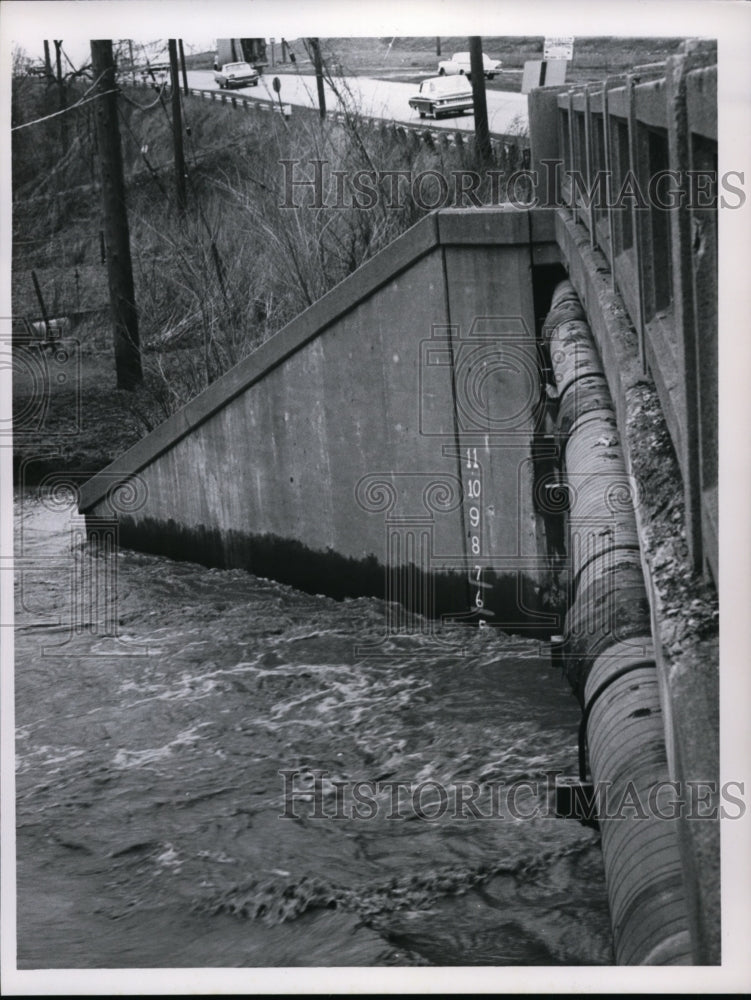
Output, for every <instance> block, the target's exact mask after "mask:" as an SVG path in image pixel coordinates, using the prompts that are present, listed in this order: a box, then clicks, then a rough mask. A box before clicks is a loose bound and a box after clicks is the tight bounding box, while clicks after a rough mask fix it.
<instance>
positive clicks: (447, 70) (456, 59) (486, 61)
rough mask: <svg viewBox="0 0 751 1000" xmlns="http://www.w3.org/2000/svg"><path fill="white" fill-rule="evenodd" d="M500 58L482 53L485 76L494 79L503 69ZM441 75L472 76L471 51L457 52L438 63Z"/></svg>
mask: <svg viewBox="0 0 751 1000" xmlns="http://www.w3.org/2000/svg"><path fill="white" fill-rule="evenodd" d="M501 65H502V64H501V61H500V59H491V58H490V56H486V55H485V53H484V52H483V54H482V68H483V72H484V74H485V77H486V78H487V79H488V80H492V79H493V77H494V76H495V74H496V73H500V71H501ZM438 75H439V76H456V75H459V76H472V70H471V68H470V59H469V52H455V53H454V54H453V56H452V57H451V58H450V59H445V60H444V61H443V62H439V63H438Z"/></svg>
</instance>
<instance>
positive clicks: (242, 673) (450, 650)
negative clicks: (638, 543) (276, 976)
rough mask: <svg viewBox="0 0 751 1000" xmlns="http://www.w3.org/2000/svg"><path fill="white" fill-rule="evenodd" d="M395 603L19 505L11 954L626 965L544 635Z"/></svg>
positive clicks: (286, 962) (569, 716)
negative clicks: (133, 545) (338, 596)
mask: <svg viewBox="0 0 751 1000" xmlns="http://www.w3.org/2000/svg"><path fill="white" fill-rule="evenodd" d="M385 611H386V606H385V605H384V603H383V602H381V601H378V600H375V599H357V600H347V601H344V602H337V601H333V600H330V599H328V598H326V597H323V596H314V595H310V594H304V593H301V592H299V591H296V590H294V589H292V588H290V587H286V586H282V585H280V584H277V583H274V582H272V581H269V580H265V579H259V578H257V577H254V576H251V575H249V574H247V573H245V572H242V571H239V570H238V571H235V570H232V571H223V570H222V571H220V570H213V569H207V568H205V567H202V566H199V565H196V564H192V563H188V562H185V563H182V562H172V561H170V560H168V559H165V558H161V557H155V556H147V555H142V554H139V553H135V552H131V551H120V552H117V553H114V554H108V553H106V552H100V553H99V554H97V555H93V554H91V552H90V550H88V549H87V548H86V546H85V542H84V539H83V519H82V518H80V517H78V515H77V514H76V513H75V510H74V508H73V507H72V506H71V505H70V502H65V498H64V497H63V498H60V497H57V498H52V499H50V498H47V499H46V500H44V501H42V500H40V499H38V498H35V497H31V496H27V497H25V498H21V497H17V498H16V640H15V683H16V725H17V744H16V745H17V771H16V782H17V786H16V793H17V859H18V860H17V874H18V884H17V893H18V964H19V967H20V968H26V969H34V968H38V969H42V968H110V967H141V968H143V967H204V966H212V967H213V966H224V967H247V966H255V967H264V966H266V967H269V966H272V967H280V966H363V965H498V966H505V965H559V964H571V965H580V964H589V965H593V964H595V965H596V964H609V963H611V961H612V955H611V938H610V927H609V920H608V912H607V905H606V899H605V889H604V877H603V869H602V859H601V854H600V847H599V837H598V834H597V832H596V831H594V830H592V829H589V828H585V827H583V826H581V825H580V824H579V823H577V822H575V821H573V820H562V819H557V818H555V817H554V816H553V814H552V811H551V809H550V807H549V806H550V794H549V784H550V779H549V776H550V774H551V773H553V772H555V771H565V772H573V770H574V769H575V766H576V763H575V762H576V732H577V724H578V720H579V709H578V706H577V704H576V702H575V701H574V699H573V697H572V696H571V695H570V693H569V691H568V689H567V688H566V686H565V684H564V681H563V680H562V678H561V677H560V675H559V674H558V673H557V672H556V671H555V670H553V669H551V666H550V663H549V658H548V657H547V654H546V650H545V649H544V647H543V648H539V647H538V644H537V643H535V642H533V641H529V640H520V639H518V638H512V637H506V636H503V635H501V634H498V633H496V632H494V631H492V630H490V629H488V630H485V631H480V630H476V629H474V630H472V629H463V630H459V629H455V630H454V631H452V630H451V629H449V628H443V629H438V630H437V632H436V633H435V634H429V633H427V632H426V630H424V629H422V630H421V628H420V627H419V626H420V623H417V626H416V627H414V628H413V632H412V634H404V635H388V634H387V632H386V630H385V622H386V614H385ZM112 623H114V624H115V627H116V632H117V634H116V635H112V634H111V633H112ZM108 631H109V632H110V634H107V632H108ZM280 772H285V773H280ZM509 790H511V792H512V794H509ZM473 796H474V798H473Z"/></svg>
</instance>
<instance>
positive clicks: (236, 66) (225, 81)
mask: <svg viewBox="0 0 751 1000" xmlns="http://www.w3.org/2000/svg"><path fill="white" fill-rule="evenodd" d="M214 81H215V82H216V83H218V84H219V88H220V89H224V88H229V87H257V86H258V70H256V69H254V68H253V67H252V66H251V65H249V64H248V63H246V62H233V63H225V64H224V66H222V68H221V69H215V70H214Z"/></svg>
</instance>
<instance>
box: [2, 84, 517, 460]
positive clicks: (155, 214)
mask: <svg viewBox="0 0 751 1000" xmlns="http://www.w3.org/2000/svg"><path fill="white" fill-rule="evenodd" d="M89 88H90V83H89V82H86V83H81V82H79V83H76V84H75V85H71V86H70V87H69V90H68V94H67V99H68V104H69V105H72V104H74V103H75V102H76V101H77V100H81V99H82V98H83V99H85V98H86V97H87V91H88V89H89ZM89 96H90V95H89ZM343 97H344V98H345V100H346V102H347V107H348V111H347V115H346V120H345V121H344V122H333V121H326V122H323V123H321V122H320V121H319V119H318V116H317V114H316V113H315V112H305V111H302V110H301V109H298V108H295V109H294V110H293V114H292V117H291V118H290V119H289V120H287V119H285V118H283V117H282V116H281V115H279V114H272V113H269V112H261V111H258V110H250V111H245V110H241V109H237V110H236V109H232V108H229V107H225V106H222V105H220V104H217V103H214V102H209V101H205V100H201V99H198V98H192V97H191V98H186V99H184V101H183V110H184V126H185V135H184V144H185V158H186V172H187V179H188V207H187V210H186V211H185V212H184V213H180V212H179V210H178V208H177V204H176V199H175V194H174V165H173V151H172V123H171V112H170V102H169V96H168V95H165V94H161V95H160V94H159V93H156V92H154V91H152V90H143V89H134V88H130V89H129V88H127V87H126V86H124V87H123V90H122V92H121V97H120V100H119V111H120V132H121V140H122V147H123V159H124V166H125V174H126V185H127V208H128V218H129V227H130V243H131V253H132V260H133V272H134V281H135V288H136V305H137V308H138V315H139V329H140V339H141V345H142V350H143V363H144V371H145V383H144V387H143V389H142V390H140V391H138V392H137V393H133V394H127V395H124V394H118V393H115V392H113V391H112V388H111V387H112V385H113V384H114V362H113V364H112V380H111V381H110V382H109V384H108V385H106V386H102V385H101V380H100V379H98V380H92V382H91V384H90V385H89V386H88V388H87V389H86V392H85V393H84V398H83V405H84V410H85V408H86V405H87V398H88V396H87V394H88V393H93V394H96V392H97V391H102V392H107V393H109V395H110V396H111V398H112V400H113V405H114V401H118V400H119V401H120V405H121V407H122V406H123V405H125V401H126V400H127V405H126V407H125V408H126V410H127V417H126V422H129V423H130V424H132V435H131V436H133V437H134V438H135V437H137V436H138V435H139V434H142V433H143V432H145V431H147V430H149V429H151V428H152V427H153V426H154V425H155V424H156V423H158V422H160V421H161V420H162V419H164V418H165V417H166V416H167V415H169V413H171V412H173V411H174V410H175V409H177V408H178V407H179V406H180V405H181V404H182V403H184V402H185V401H186V400H187V399H189V398H191V397H192V396H193V395H195V394H196V393H197V392H199V391H200V390H201V389H203V388H204V387H205V386H206V385H208V384H209V383H210V382H211V381H213V380H214V379H215V378H217V377H218V376H219V375H220V374H221V373H222V372H224V371H226V370H227V369H228V368H229V367H230V366H231V365H233V364H235V363H236V362H238V361H239V360H241V358H243V357H244V356H245V355H247V354H248V353H249V352H250V351H252V350H253V349H254V348H255V347H256V346H258V345H259V344H260V343H262V342H263V341H264V340H266V339H267V338H268V337H269V336H271V335H272V334H273V333H275V332H276V331H277V330H278V329H280V328H281V327H282V326H283V325H284V324H285V323H287V322H288V321H289V320H291V319H292V318H293V317H294V316H295V315H297V314H298V313H299V312H300V311H301V310H302V309H304V308H305V307H306V306H308V305H310V304H311V303H312V302H314V301H315V300H316V299H318V298H320V296H321V295H323V294H324V293H325V292H326V291H328V290H329V289H330V288H331V287H333V286H334V285H335V284H337V283H338V282H339V281H341V280H342V279H343V278H344V277H346V276H347V275H348V274H349V273H351V272H352V271H353V270H354V269H355V268H357V267H358V266H359V265H360V264H362V263H363V262H364V261H365V260H367V259H368V258H369V257H371V256H372V255H373V254H375V253H377V252H378V251H379V250H381V249H382V248H383V247H385V246H386V245H387V244H389V243H390V242H392V241H393V240H394V239H395V238H396V237H398V236H399V235H400V234H401V233H402V232H404V231H405V230H406V229H407V228H409V227H410V226H411V225H413V224H414V223H415V222H417V221H418V220H419V218H421V217H422V216H423V215H424V214H425V213H426V211H427V209H426V208H425V207H424V206H421V205H419V204H417V203H416V202H415V200H414V198H413V197H412V196H411V194H410V190H409V184H408V183H407V184H406V185H404V186H403V187H402V188H400V193H399V196H398V197H397V198H396V199H394V197H393V190H392V188H391V184H392V183H393V182H392V180H390V178H389V176H388V172H392V176H393V172H395V171H403V172H407V173H411V174H413V175H414V174H415V173H419V172H422V171H435V172H437V173H439V174H441V175H444V176H447V175H450V174H451V173H452V172H453V171H456V170H459V169H462V168H468V167H471V166H474V160H473V156H474V153H473V148H472V143H471V139H470V138H469V137H466V136H465V140H464V142H462V143H461V144H456V145H449V143H448V142H447V141H446V140H445V139H441V138H439V139H437V140H435V141H434V142H427V143H426V142H420V141H418V140H417V139H416V137H415V136H414V134H412V133H409V132H405V131H404V130H398V129H395V128H393V127H391V126H387V125H386V124H384V125H382V126H377V125H373V124H369V123H367V122H366V121H365V120H364V119H363V118H362V116H361V115H359V113H358V111H357V108H356V107H354V106H353V104H352V103H351V101H350V100H349V99H348V98H347V95H346V94H344V95H343ZM57 102H58V95H57V92H56V90H55V88H54V87H51V86H50V85H48V84H47V83H46V82H45V81H44V80H38V79H36V80H35V79H30V78H28V77H23V76H19V77H17V78H16V79H14V92H13V124H14V125H17V124H22V123H25V122H30V121H35V120H37V119H43V118H46V116H47V115H49V114H51V113H52V112H53V111H55V110H57V108H58V103H57ZM515 152H516V151H515V150H514V149H512V151H511V157H512V159H511V160H510V161H509V162H507V163H506V164H494V166H495V167H496V168H498V167H499V166H500V167H501V168H502V167H503V166H504V165H505V166H506V167H507V168H509V169H513V168H514V167H515V166H517V164H516V162H514V160H513V156H514V155H515ZM12 155H13V195H14V202H13V238H14V258H13V312H14V317H16V318H20V317H24V316H26V317H29V318H35V319H36V318H39V316H40V310H39V306H38V304H37V300H36V297H35V293H34V287H33V284H32V279H31V271H32V270H34V271H35V272H36V275H37V278H38V280H39V283H40V286H41V288H42V293H43V295H44V297H45V299H46V300H47V301H46V304H47V309H48V313H49V314H50V315H71V314H75V315H76V317H77V321H78V326H77V327H75V326H74V328H73V334H74V336H76V337H78V339H79V340H80V341H81V350H82V357H83V358H84V362H85V364H84V368H85V365H86V364H87V363H88V362H89V361H92V359H93V358H94V357H97V358H98V360H99V361H100V362H101V355H102V352H103V351H106V352H108V353H109V352H111V350H112V347H111V333H110V330H109V320H108V317H107V313H106V308H107V303H108V291H107V273H106V265H105V263H104V261H103V254H102V245H101V238H100V232H101V229H102V224H101V207H100V193H99V185H98V162H97V150H96V140H95V129H94V120H93V105H92V104H91V103H86V104H82V105H81V106H80V107H77V108H75V109H72V110H70V111H68V112H67V113H66V114H64V115H61V116H58V117H53V118H47V119H46V120H43V121H39V122H38V123H37V124H34V125H31V126H30V127H28V128H23V129H20V130H18V131H15V132H14V133H13V149H12ZM283 161H287V167H286V168H285V166H284V165H283ZM312 161H322V162H323V163H324V164H325V166H324V167H323V168H321V169H322V170H323V172H324V182H325V186H324V192H323V199H322V203H319V204H316V199H315V195H314V193H313V191H312V190H311V189H306V188H302V187H295V188H294V189H293V198H294V201H295V207H288V206H285V199H286V200H287V201H289V197H288V194H289V191H288V189H286V187H285V178H286V176H287V175H286V174H285V170H286V171H287V172H289V171H290V170H294V176H295V179H296V180H301V179H304V178H306V177H307V178H312V177H314V176H315V169H316V168H315V165H314V163H313V162H312ZM290 164H292V166H290ZM331 171H342V172H343V174H344V175H347V176H353V175H354V174H355V173H357V172H358V171H371V172H375V173H376V174H378V176H379V177H380V178H382V179H381V180H380V182H379V184H378V185H377V189H378V196H377V197H376V198H375V200H374V203H373V204H372V205H371V206H370V207H369V208H357V207H356V206H354V205H353V204H352V193H351V191H350V190H349V189H347V191H346V194H345V196H344V198H343V199H342V197H341V196H340V193H338V192H337V188H336V184H337V181H336V178H335V177H334V175H333V174H332V173H331ZM479 195H480V197H481V198H485V199H487V198H488V197H489V195H490V191H489V187H488V185H487V184H484V185H483V188H482V189H481V190H480V191H479ZM425 197H426V198H432V197H434V194H433V193H431V192H430V191H429V190H428V189H426V190H425ZM320 201H321V199H319V202H320ZM97 310H99V311H98V312H97ZM92 363H93V361H92ZM84 374H85V372H84ZM53 405H54V400H53ZM93 423H94V424H95V425H96V426H93V425H92V427H91V431H90V432H91V433H93V434H96V433H99V434H102V433H106V428H105V429H104V431H102V430H98V428H99V427H100V426H101V424H102V420H101V414H100V416H99V418H98V419H97V420H96V421H95V422H93ZM129 434H130V431H129ZM117 442H118V446H121V444H122V440H121V438H117ZM39 443H40V442H37V444H39ZM42 443H43V442H42ZM108 447H109V446H108V445H104V444H103V450H104V451H107V448H108ZM109 457H113V456H112V455H109Z"/></svg>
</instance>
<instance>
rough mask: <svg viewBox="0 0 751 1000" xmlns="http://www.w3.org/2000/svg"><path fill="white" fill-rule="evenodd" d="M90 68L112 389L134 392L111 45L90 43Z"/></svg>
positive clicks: (137, 374)
mask: <svg viewBox="0 0 751 1000" xmlns="http://www.w3.org/2000/svg"><path fill="white" fill-rule="evenodd" d="M91 63H92V69H93V72H94V79H95V80H96V81H97V83H96V84H95V86H96V90H97V93H98V94H100V95H103V96H100V97H99V99H98V100H97V101H95V102H94V118H95V121H96V135H97V146H98V149H99V163H100V173H101V179H102V213H103V216H104V234H105V243H106V247H107V276H108V278H109V289H110V311H111V314H112V328H113V333H114V340H115V369H116V371H117V387H118V389H128V390H133V389H135V388H136V387H137V386H138V385H139V384H140V383H141V382H142V381H143V374H142V372H141V351H140V347H139V343H138V314H137V312H136V302H135V295H134V292H133V267H132V264H131V260H130V235H129V233H128V214H127V211H126V207H125V178H124V176H123V157H122V149H121V146H120V129H119V126H118V122H117V94H116V92H115V63H114V60H113V58H112V41H111V40H109V39H105V40H102V41H92V42H91Z"/></svg>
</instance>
